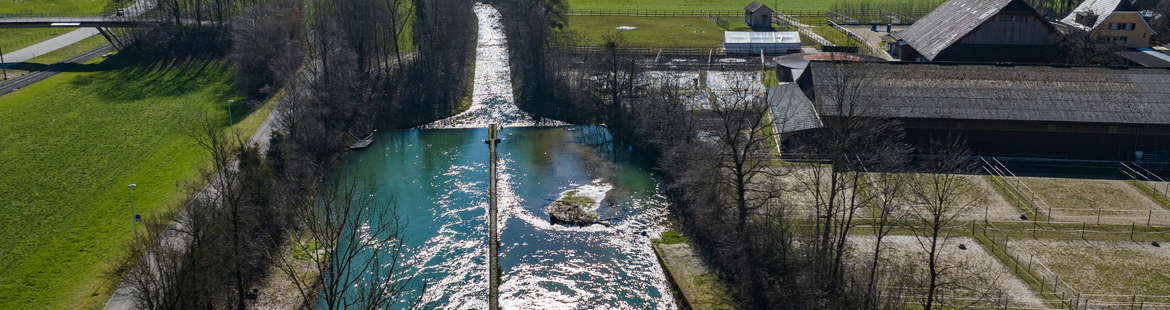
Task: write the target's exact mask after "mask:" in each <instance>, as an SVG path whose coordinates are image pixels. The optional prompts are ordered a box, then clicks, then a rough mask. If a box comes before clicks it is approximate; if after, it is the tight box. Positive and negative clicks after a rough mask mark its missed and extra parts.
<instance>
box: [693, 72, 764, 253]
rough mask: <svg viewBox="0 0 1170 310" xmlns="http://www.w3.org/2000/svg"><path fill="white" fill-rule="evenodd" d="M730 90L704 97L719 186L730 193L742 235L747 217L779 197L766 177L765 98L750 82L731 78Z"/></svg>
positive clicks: (732, 209)
mask: <svg viewBox="0 0 1170 310" xmlns="http://www.w3.org/2000/svg"><path fill="white" fill-rule="evenodd" d="M729 82H730V84H731V85H729V86H730V87H731V89H730V90H726V91H717V92H712V93H710V94H708V96H709V98H711V101H710V102H711V113H712V114H714V115H715V118H716V122H717V123H716V124H715V125H714V126H713V127H714V128H713V130H712V138H714V139H715V140H717V145H718V146H717V147H716V148H717V150H718V154H719V162H720V170H721V172H722V175H723V177H722V178H721V179H720V182H719V184H721V185H722V187H723V188H726V189H728V190H730V191H731V192H732V193H733V194H732V199H731V200H732V203H731V207H730V208H729V209H731V211H732V212H734V213H735V214H736V218H737V219H738V221H737V222H736V223H737V224H736V229H737V231H738V232H739V233H740V234H743V233H744V228H745V227H746V225H747V221H748V216H750V215H751V214H752V213H753V212H755V211H756V210H759V209H761V208H764V207H766V206H768V205H769V204H771V203H773V202H775V200H776V199H778V198H779V195H780V188H779V183H778V182H775V178H774V177H773V176H772V175H769V172H770V171H772V170H771V169H770V168H771V164H772V161H771V159H772V155H771V154H770V152H769V148H768V146H769V143H772V142H774V141H775V140H773V139H774V138H775V134H774V133H773V132H772V128H773V126H772V116H771V115H770V111H771V109H769V108H768V107H769V106H768V102H767V100H766V98H764V97H763V96H762V94H760V93H759V92H758V91H756V90H754V89H755V88H754V87H753V86H754V85H751V84H754V81H752V80H750V79H746V78H742V77H741V76H737V75H732V78H731V79H730V81H729Z"/></svg>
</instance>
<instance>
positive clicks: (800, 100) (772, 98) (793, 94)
mask: <svg viewBox="0 0 1170 310" xmlns="http://www.w3.org/2000/svg"><path fill="white" fill-rule="evenodd" d="M768 104H770V105H771V106H772V120H773V123H774V124H775V126H776V129H777V130H778V131H780V133H781V134H783V133H789V132H794V131H800V130H805V129H813V128H821V127H823V126H824V124H823V123H821V118H820V116H818V115H817V110H816V108H814V107H813V103H812V101H809V100H808V97H805V95H804V92H803V91H801V90H800V87H799V86H797V85H796V84H792V83H784V84H780V85H775V86H770V87H768Z"/></svg>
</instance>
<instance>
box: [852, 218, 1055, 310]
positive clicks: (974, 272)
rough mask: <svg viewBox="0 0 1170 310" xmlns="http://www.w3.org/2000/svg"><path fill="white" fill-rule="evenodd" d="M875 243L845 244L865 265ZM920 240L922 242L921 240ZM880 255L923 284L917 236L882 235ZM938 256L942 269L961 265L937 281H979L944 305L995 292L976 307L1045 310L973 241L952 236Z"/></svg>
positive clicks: (857, 239)
mask: <svg viewBox="0 0 1170 310" xmlns="http://www.w3.org/2000/svg"><path fill="white" fill-rule="evenodd" d="M876 240H877V238H875V237H873V236H864V235H858V236H851V237H850V241H849V243H850V246H851V247H853V249H854V253H855V256H854V260H855V261H856V262H862V264H869V262H868V260H869V259H871V258H872V255H873V247H874V244H875V243H876ZM923 240H924V241H925V239H923ZM959 244H963V245H966V247H967V249H966V250H962V249H959ZM882 252H883V253H885V254H883V257H884V258H886V259H889V260H890V262H891V264H902V265H908V266H907V267H909V268H912V271H910V272H904V273H903V274H913V275H914V277H916V280H914V281H917V282H913V281H912V282H911V283H918V282H922V283H925V282H924V281H925V280H926V278H925V277H926V275H927V271H926V270H927V269H926V268H927V263H926V262H927V255H926V253H927V252H926V251H925V250H924V249H923V246H922V245H921V244H920V243H919V239H918V238H917V237H915V236H904V235H903V236H886V237H885V238H884V239H883V240H882ZM940 253H941V255H940V258H941V260H942V265H943V266H962V267H960V268H954V269H951V270H953V272H951V273H947V274H944V276H943V277H942V279H941V280H943V281H963V280H970V279H982V280H977V281H979V284H967V285H970V286H971V287H975V288H977V289H978V291H965V292H959V293H957V294H958V298H960V300H952V301H950V302H946V303H947V304H952V305H964V304H967V303H970V302H972V300H973V299H974V298H978V297H977V296H980V295H982V294H983V292H996V293H991V294H990V295H989V296H984V297H983V298H982V300H981V301H978V303H977V304H976V305H978V306H981V307H988V306H996V305H1000V306H1002V305H1004V304H1005V303H1006V304H1007V305H1008V306H1009V307H1012V308H1028V309H1044V308H1046V307H1045V306H1044V302H1043V301H1042V300H1041V299H1040V298H1039V297H1036V294H1035V293H1034V292H1033V291H1032V290H1031V289H1030V288H1028V286H1027V285H1025V284H1024V282H1022V281H1020V279H1019V278H1017V277H1016V276H1015V275H1014V274H1012V273H1011V271H1010V270H1008V269H1007V267H1005V266H1004V265H1003V263H1002V262H1000V261H999V259H997V258H996V257H995V256H993V255H991V254H990V253H988V252H987V251H986V250H984V249H983V247H982V246H981V245H980V244H979V243H978V242H976V241H975V240H974V239H971V238H968V237H952V238H950V239H949V240H947V242H946V243H945V244H943V246H942V251H941V252H940ZM950 296H954V295H953V294H952V295H950Z"/></svg>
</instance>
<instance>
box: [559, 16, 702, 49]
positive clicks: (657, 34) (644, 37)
mask: <svg viewBox="0 0 1170 310" xmlns="http://www.w3.org/2000/svg"><path fill="white" fill-rule="evenodd" d="M688 25H689V26H688ZM621 26H630V27H636V29H633V30H618V29H617V27H621ZM565 31H569V32H571V33H573V34H575V35H577V36H579V37H580V38H581V39H582V40H583V42H581V44H582V45H598V44H601V43H602V42H603V41H602V37H603V36H604V35H605V34H606V33H612V32H621V33H622V35H623V36H624V37H625V40H626V42H627V43H628V44H629V45H630V46H633V47H712V48H713V47H719V46H720V45H722V44H723V31H724V30H723V28H720V27H719V25H716V24H715V23H714V22H711V21H710V20H707V19H706V18H702V17H635V16H569V24H568V27H565ZM696 31H701V33H695V32H696Z"/></svg>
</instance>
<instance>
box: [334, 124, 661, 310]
mask: <svg viewBox="0 0 1170 310" xmlns="http://www.w3.org/2000/svg"><path fill="white" fill-rule="evenodd" d="M502 135H503V137H504V141H503V142H502V143H500V146H499V154H500V161H499V170H500V173H501V175H500V184H499V190H500V195H501V197H500V200H499V210H500V212H499V221H500V239H501V242H502V247H501V249H500V253H501V258H500V265H501V268H503V271H504V274H503V278H502V281H503V282H502V285H501V288H500V292H501V305H502V306H504V307H505V308H510V309H674V308H675V305H674V303H673V300H672V298H671V297H670V292H669V288H668V284H667V283H666V281H665V277H664V275H663V273H662V270H661V268H660V267H659V265H658V263H657V261H656V259H655V257H654V254H653V251H652V249H651V248H650V241H649V238H650V237H655V236H658V235H659V234H660V233H661V231H662V230H663V229H664V228H663V224H664V221H665V216H666V212H667V211H666V201H665V199H664V198H663V197H662V196H661V195H660V188H659V187H660V186H661V184H660V182H659V181H658V179H657V178H656V177H655V176H654V175H652V173H651V171H650V170H649V169H646V168H645V167H640V166H638V165H635V164H632V163H630V162H629V161H627V160H619V159H615V157H614V156H609V155H608V154H610V152H607V151H605V150H604V149H603V148H598V147H594V146H593V143H590V142H588V141H592V140H597V139H596V138H598V137H599V136H600V137H602V139H604V131H603V130H601V129H600V128H597V127H527V128H506V129H505V130H503V132H502ZM486 138H487V130H486V129H436V130H411V131H397V132H387V133H379V134H378V135H377V136H376V142H374V144H373V145H371V146H370V147H369V148H368V149H366V150H360V151H355V152H353V153H351V154H350V155H349V157H348V158H347V159H346V163H345V166H344V170H342V171H348V173H349V174H352V175H353V176H355V177H356V178H357V180H359V181H360V182H362V181H369V182H374V183H375V184H376V185H375V186H376V190H377V192H376V193H375V196H376V197H378V198H380V199H391V197H393V199H394V200H395V201H396V202H397V204H398V208H399V212H400V214H401V215H403V217H404V219H405V220H406V221H407V222H408V223H409V224H408V227H407V232H406V237H407V238H408V240H406V244H407V245H408V246H410V248H411V250H410V251H409V253H408V254H407V255H408V257H410V261H409V263H408V264H409V265H411V266H412V267H413V268H414V270H415V272H417V274H418V275H419V276H420V277H422V278H424V279H426V280H427V281H429V285H430V287H429V288H428V290H427V292H426V296H425V298H426V299H427V300H429V301H434V302H436V304H437V305H438V306H439V308H441V309H483V308H486V305H487V301H486V298H487V286H488V281H487V276H488V274H487V227H488V225H487V222H486V217H487V202H488V194H487V188H488V184H487V183H488V182H487V181H488V173H487V161H488V148H487V144H485V143H484V142H483V139H486ZM569 190H580V191H581V192H582V193H585V192H589V191H593V192H594V193H601V192H604V193H605V194H604V197H605V198H604V199H603V200H604V202H603V203H599V206H598V209H597V212H598V213H599V214H601V217H602V218H616V219H614V220H612V223H613V226H612V227H606V226H603V225H593V226H589V227H565V226H554V225H550V224H549V222H548V216H547V215H546V213H545V212H544V210H543V208H544V207H545V206H546V205H547V204H548V203H549V202H551V200H554V199H556V198H557V197H559V195H561V194H562V193H564V192H565V191H569ZM600 197H601V196H598V198H599V199H600ZM641 232H646V235H642V234H641Z"/></svg>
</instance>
